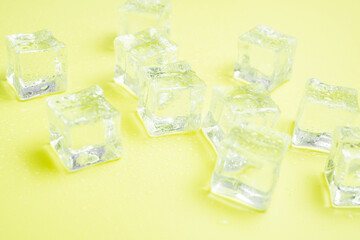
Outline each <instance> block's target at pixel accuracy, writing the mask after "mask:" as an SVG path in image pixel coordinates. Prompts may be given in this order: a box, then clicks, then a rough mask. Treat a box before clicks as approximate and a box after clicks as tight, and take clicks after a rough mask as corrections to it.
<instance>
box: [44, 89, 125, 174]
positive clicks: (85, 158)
mask: <svg viewBox="0 0 360 240" xmlns="http://www.w3.org/2000/svg"><path fill="white" fill-rule="evenodd" d="M47 103H48V115H49V124H50V143H51V145H52V147H53V148H54V150H55V151H56V152H57V153H58V155H59V157H60V158H61V160H62V161H63V163H64V165H65V166H66V167H67V168H68V169H69V170H71V171H75V170H78V169H81V168H84V167H87V166H89V165H92V164H96V163H101V162H106V161H111V160H115V159H117V158H119V157H120V156H121V154H122V143H121V128H120V120H121V119H120V113H119V112H118V111H117V110H116V109H115V108H113V107H112V106H111V105H110V104H109V103H108V102H107V100H106V99H105V97H104V95H103V91H102V89H101V88H100V87H99V86H94V87H90V88H87V89H84V90H82V91H79V92H76V93H73V94H67V95H62V96H54V97H50V98H48V99H47Z"/></svg>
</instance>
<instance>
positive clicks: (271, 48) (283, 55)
mask: <svg viewBox="0 0 360 240" xmlns="http://www.w3.org/2000/svg"><path fill="white" fill-rule="evenodd" d="M296 43H297V41H296V39H295V38H293V37H291V36H288V35H285V34H281V33H279V32H276V31H275V30H273V29H271V28H269V27H266V26H257V27H255V28H253V29H251V30H250V31H249V32H247V33H245V34H243V35H241V36H240V37H239V39H238V58H237V60H236V62H235V66H234V77H235V78H237V79H239V80H245V81H247V82H251V83H260V84H262V85H264V86H265V88H266V89H267V90H268V91H271V90H273V89H274V88H275V87H277V86H278V85H280V84H281V83H283V82H285V81H287V80H289V79H290V75H291V72H292V67H293V61H294V55H295V48H296Z"/></svg>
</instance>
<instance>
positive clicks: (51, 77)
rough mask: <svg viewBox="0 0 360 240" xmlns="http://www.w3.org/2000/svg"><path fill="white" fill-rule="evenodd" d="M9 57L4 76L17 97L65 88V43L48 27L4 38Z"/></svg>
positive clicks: (27, 97)
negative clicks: (55, 36)
mask: <svg viewBox="0 0 360 240" xmlns="http://www.w3.org/2000/svg"><path fill="white" fill-rule="evenodd" d="M6 47H7V52H8V57H9V62H8V67H7V73H6V78H7V80H8V81H9V83H10V84H11V85H12V86H13V88H14V89H15V91H16V93H17V95H18V97H19V99H20V100H26V99H30V98H33V97H37V96H40V95H44V94H49V93H55V92H61V91H65V90H66V88H67V68H66V53H65V44H63V43H61V42H59V41H58V40H56V39H55V38H54V36H53V35H52V33H51V32H50V31H49V30H43V31H39V32H35V33H30V34H15V35H9V36H7V37H6Z"/></svg>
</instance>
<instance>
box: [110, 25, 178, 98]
mask: <svg viewBox="0 0 360 240" xmlns="http://www.w3.org/2000/svg"><path fill="white" fill-rule="evenodd" d="M177 56H178V47H177V45H176V44H175V43H173V42H171V41H169V40H168V39H166V38H164V37H162V36H161V35H160V34H159V33H158V31H157V30H155V29H148V30H145V31H142V32H139V33H136V34H129V35H122V36H119V37H117V38H116V39H115V57H116V66H115V76H114V80H115V82H117V83H119V84H120V85H122V86H124V87H125V88H126V89H127V90H128V91H129V92H130V93H132V94H134V95H136V96H137V95H138V93H139V90H140V82H139V76H138V74H139V73H140V71H141V69H142V68H143V67H144V66H152V65H164V64H167V63H170V62H174V61H176V59H177Z"/></svg>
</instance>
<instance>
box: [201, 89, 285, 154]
mask: <svg viewBox="0 0 360 240" xmlns="http://www.w3.org/2000/svg"><path fill="white" fill-rule="evenodd" d="M279 115H280V109H279V107H278V106H277V105H276V103H275V102H274V101H273V100H272V99H271V98H270V95H269V94H268V93H267V92H266V90H265V89H264V87H263V86H262V85H260V84H249V85H244V86H241V87H215V88H213V92H212V98H211V103H210V109H209V112H208V113H207V115H206V118H205V120H204V123H203V125H202V131H203V132H204V134H205V135H206V137H207V138H208V139H209V140H210V142H211V143H212V144H213V146H214V148H215V149H218V148H219V146H220V143H221V141H222V140H223V139H224V137H225V136H226V135H227V134H228V133H229V131H230V129H231V128H233V127H236V126H239V125H240V124H242V123H244V122H250V123H252V124H257V125H259V126H261V127H263V126H267V127H272V126H274V125H275V123H276V122H277V120H278V118H279Z"/></svg>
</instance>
